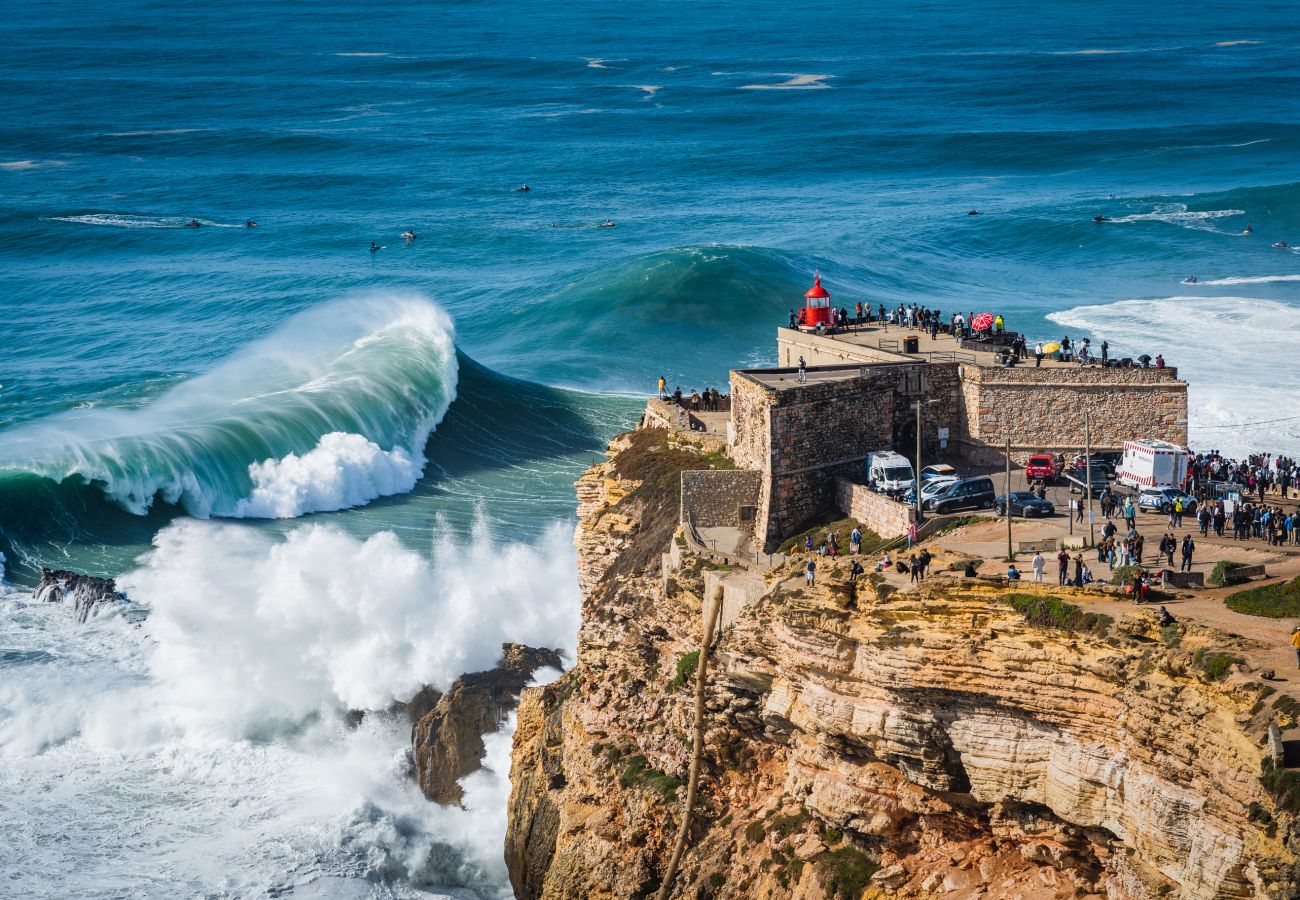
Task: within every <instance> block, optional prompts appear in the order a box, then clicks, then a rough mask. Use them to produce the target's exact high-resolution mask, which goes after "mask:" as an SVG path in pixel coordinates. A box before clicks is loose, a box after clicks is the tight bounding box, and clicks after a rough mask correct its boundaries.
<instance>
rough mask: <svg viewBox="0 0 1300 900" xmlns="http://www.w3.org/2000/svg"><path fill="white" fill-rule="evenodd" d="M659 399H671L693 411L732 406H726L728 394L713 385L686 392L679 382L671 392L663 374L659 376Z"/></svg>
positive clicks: (716, 409)
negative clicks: (720, 391)
mask: <svg viewBox="0 0 1300 900" xmlns="http://www.w3.org/2000/svg"><path fill="white" fill-rule="evenodd" d="M659 399H660V400H670V401H672V402H673V403H676V404H677V405H678V406H680V407H681V408H682V409H685V410H687V411H689V412H693V413H698V412H722V411H724V410H726V409H729V408H730V407H728V406H726V401H727V400H728V396H727V395H726V394H722V393H719V391H718V389H717V388H713V387H706V388H705V389H704V390H703V391H698V390H696V389H695V388H691V392H690V393H689V394H686V393H683V392H682V386H681V385H680V384H679V385H678V386H677V388H676V389H675V390H674V391H673V392H672V393H671V394H670V393H668V382H667V380H666V379H665V378H664V377H663V376H662V375H661V376H659Z"/></svg>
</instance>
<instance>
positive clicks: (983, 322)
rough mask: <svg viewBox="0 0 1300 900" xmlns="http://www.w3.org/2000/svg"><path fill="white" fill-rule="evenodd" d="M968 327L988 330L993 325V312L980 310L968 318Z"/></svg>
mask: <svg viewBox="0 0 1300 900" xmlns="http://www.w3.org/2000/svg"><path fill="white" fill-rule="evenodd" d="M970 327H971V328H974V329H975V330H976V331H988V330H989V329H990V328H992V327H993V313H990V312H982V313H980V314H979V315H978V316H976V317H975V318H973V319H971V320H970Z"/></svg>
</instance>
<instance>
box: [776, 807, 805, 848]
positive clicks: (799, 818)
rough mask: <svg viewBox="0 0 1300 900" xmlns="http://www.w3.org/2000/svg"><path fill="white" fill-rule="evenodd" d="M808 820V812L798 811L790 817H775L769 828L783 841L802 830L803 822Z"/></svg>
mask: <svg viewBox="0 0 1300 900" xmlns="http://www.w3.org/2000/svg"><path fill="white" fill-rule="evenodd" d="M808 819H809V815H808V810H806V809H802V808H801V809H800V810H799V811H798V812H797V813H795V814H794V815H790V816H777V817H776V818H774V819H773V820H772V822H771V825H770V828H771V830H772V831H774V832H775V833H777V834H779V835H780V836H781V840H785V839H786V838H788V837H789V836H790V835H792V834H794V833H795V832H796V831H798V830H800V829H801V828H803V825H804V823H805V822H807V821H808Z"/></svg>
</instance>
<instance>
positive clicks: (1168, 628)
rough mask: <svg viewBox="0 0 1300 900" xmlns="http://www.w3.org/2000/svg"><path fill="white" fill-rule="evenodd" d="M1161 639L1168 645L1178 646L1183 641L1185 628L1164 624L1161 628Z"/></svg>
mask: <svg viewBox="0 0 1300 900" xmlns="http://www.w3.org/2000/svg"><path fill="white" fill-rule="evenodd" d="M1160 640H1161V642H1162V643H1164V645H1165V646H1166V647H1177V646H1178V645H1179V644H1181V643H1182V642H1183V630H1182V629H1181V628H1179V627H1178V626H1177V625H1163V626H1161V628H1160Z"/></svg>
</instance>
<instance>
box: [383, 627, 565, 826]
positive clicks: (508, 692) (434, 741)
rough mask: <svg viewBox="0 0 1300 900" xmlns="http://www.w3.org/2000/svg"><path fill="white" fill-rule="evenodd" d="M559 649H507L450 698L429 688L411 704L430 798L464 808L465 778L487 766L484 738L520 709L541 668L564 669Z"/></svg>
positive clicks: (455, 687) (419, 765) (420, 770)
mask: <svg viewBox="0 0 1300 900" xmlns="http://www.w3.org/2000/svg"><path fill="white" fill-rule="evenodd" d="M562 665H563V663H562V661H561V659H560V654H559V652H558V651H556V650H546V649H538V648H535V647H525V646H524V645H523V644H503V645H502V647H501V662H500V663H499V664H498V665H497V666H496V667H495V668H492V669H489V670H488V671H486V672H474V673H471V674H468V675H462V676H461V677H460V678H457V679H456V681H455V682H454V683H453V684H452V686H451V687H450V688H449V689H448V690H447V693H445V694H439V693H438V692H437V691H432V690H431V689H426V690H424V691H421V692H420V693H419V694H417V695H416V696H415V697H414V698H412V700H411V701H410V702H408V704H407V710H408V713H409V714H410V715H411V718H412V722H413V723H414V724H413V727H412V729H411V744H412V750H413V754H414V757H415V769H416V777H417V779H418V780H419V783H420V789H421V790H422V791H424V795H425V796H426V797H428V798H429V799H430V800H432V801H433V802H435V803H441V804H443V805H444V806H446V805H450V804H453V803H460V801H461V799H462V798H463V797H464V791H463V790H462V788H461V786H460V779H461V778H463V777H465V776H466V775H468V774H469V773H471V772H474V771H476V770H477V769H478V768H479V766H480V765H481V764H482V761H483V753H484V749H485V748H484V745H483V736H484V735H485V734H490V733H491V732H494V731H496V730H497V729H498V728H499V727H500V726H501V723H502V722H503V721H504V720H505V717H506V716H507V715H508V714H509V713H510V712H511V711H512V710H513V709H514V708H515V707H516V706H517V705H518V703H519V694H520V692H521V691H523V689H524V687H525V686H527V684H528V682H529V681H531V680H532V677H533V673H534V672H536V671H537V670H538V669H542V668H546V667H550V668H553V669H560V668H561V667H562Z"/></svg>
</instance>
